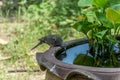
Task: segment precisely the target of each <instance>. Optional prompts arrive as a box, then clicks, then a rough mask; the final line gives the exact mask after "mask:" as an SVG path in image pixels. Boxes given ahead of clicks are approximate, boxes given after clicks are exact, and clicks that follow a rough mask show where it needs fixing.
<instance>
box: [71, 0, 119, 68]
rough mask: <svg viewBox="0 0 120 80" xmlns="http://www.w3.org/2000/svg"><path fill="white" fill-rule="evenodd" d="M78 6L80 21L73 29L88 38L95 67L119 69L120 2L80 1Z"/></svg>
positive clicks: (102, 0)
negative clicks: (117, 37)
mask: <svg viewBox="0 0 120 80" xmlns="http://www.w3.org/2000/svg"><path fill="white" fill-rule="evenodd" d="M78 5H79V7H80V15H79V20H77V21H76V23H75V24H74V26H73V28H75V29H76V30H77V31H80V32H82V33H84V34H85V35H86V36H87V38H88V40H89V46H90V50H89V54H91V56H92V57H93V59H94V64H93V66H100V67H119V66H120V65H119V58H120V49H119V46H120V41H119V40H117V39H116V36H118V35H119V30H120V1H119V0H114V1H113V0H79V2H78ZM116 47H117V49H118V50H115V48H116Z"/></svg>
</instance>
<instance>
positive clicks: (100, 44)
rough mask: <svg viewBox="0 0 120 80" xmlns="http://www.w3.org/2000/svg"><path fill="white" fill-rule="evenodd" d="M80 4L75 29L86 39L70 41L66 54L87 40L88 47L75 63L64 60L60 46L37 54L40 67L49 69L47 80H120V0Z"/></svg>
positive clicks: (103, 0) (102, 0)
mask: <svg viewBox="0 0 120 80" xmlns="http://www.w3.org/2000/svg"><path fill="white" fill-rule="evenodd" d="M78 5H79V6H80V15H79V16H78V17H77V19H76V20H75V23H74V25H73V28H74V29H76V30H77V31H80V32H82V33H84V34H85V35H86V37H87V38H84V39H80V40H73V41H69V42H67V43H66V45H67V50H68V51H67V50H66V54H67V56H72V53H71V54H70V53H68V52H69V48H71V46H76V45H78V44H80V45H82V44H86V43H88V50H86V52H85V54H78V55H77V57H75V58H74V59H75V60H74V61H73V64H68V63H69V60H68V62H67V61H64V60H65V58H64V57H66V56H63V54H61V53H62V52H64V51H63V50H62V49H60V48H58V47H54V48H50V49H49V50H47V51H46V52H45V53H44V54H39V53H37V54H36V58H37V61H38V64H39V65H40V67H41V69H43V70H45V69H47V71H48V72H47V77H46V80H120V77H119V76H120V68H119V67H120V41H119V40H120V37H119V30H120V1H119V0H79V2H78ZM77 49H79V48H77ZM79 50H82V48H81V47H80V49H79ZM71 52H72V51H71ZM73 52H75V51H73ZM59 56H60V57H59ZM61 57H62V59H61ZM56 58H58V59H59V60H58V59H56ZM70 58H72V57H70ZM60 60H61V61H60ZM62 61H63V62H62ZM65 62H66V63H65ZM74 64H76V65H74Z"/></svg>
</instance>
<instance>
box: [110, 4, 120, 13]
mask: <svg viewBox="0 0 120 80" xmlns="http://www.w3.org/2000/svg"><path fill="white" fill-rule="evenodd" d="M110 8H112V9H114V10H117V11H118V12H119V13H120V4H116V5H113V6H111V7H110Z"/></svg>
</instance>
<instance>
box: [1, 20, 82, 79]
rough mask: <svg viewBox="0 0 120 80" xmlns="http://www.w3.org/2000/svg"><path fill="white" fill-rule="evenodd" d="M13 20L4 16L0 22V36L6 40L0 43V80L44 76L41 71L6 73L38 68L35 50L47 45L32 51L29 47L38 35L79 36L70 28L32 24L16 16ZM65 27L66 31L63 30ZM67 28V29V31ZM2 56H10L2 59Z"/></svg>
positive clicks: (43, 48) (41, 50)
mask: <svg viewBox="0 0 120 80" xmlns="http://www.w3.org/2000/svg"><path fill="white" fill-rule="evenodd" d="M1 19H4V18H1ZM14 20H15V21H12V22H11V18H7V19H6V18H5V19H4V21H2V22H1V23H0V26H1V27H0V35H1V37H0V38H2V39H4V40H6V41H8V44H7V45H0V56H1V58H3V60H1V59H0V65H1V66H0V74H1V76H0V80H8V79H9V80H37V79H36V77H37V78H44V76H45V74H44V73H43V72H39V73H35V72H26V73H8V70H16V69H20V70H21V69H27V70H28V71H29V70H32V69H39V66H38V65H37V62H36V59H35V52H36V51H39V52H44V51H45V50H47V49H48V48H49V46H48V45H46V44H43V45H41V46H39V47H38V48H37V49H35V50H34V51H32V52H31V51H30V49H31V48H32V46H34V45H35V44H36V43H37V42H38V39H39V38H40V37H43V36H45V35H47V34H49V33H51V32H53V33H54V34H59V35H61V37H62V38H63V39H64V41H67V40H71V39H75V38H78V36H79V33H75V31H74V30H73V29H72V28H64V29H62V28H61V29H59V30H57V29H56V28H53V29H51V28H47V27H43V26H33V24H29V23H27V22H25V21H23V22H19V20H17V18H16V19H14ZM65 29H66V31H63V30H65ZM67 30H69V31H68V32H67ZM81 36H82V35H81ZM4 57H10V58H8V59H4ZM34 75H35V77H34ZM33 77H34V78H33ZM40 80H42V79H40Z"/></svg>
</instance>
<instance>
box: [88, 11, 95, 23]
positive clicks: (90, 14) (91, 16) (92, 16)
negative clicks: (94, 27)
mask: <svg viewBox="0 0 120 80" xmlns="http://www.w3.org/2000/svg"><path fill="white" fill-rule="evenodd" d="M86 16H87V19H88V22H92V23H93V22H94V21H96V15H95V13H94V12H93V11H88V12H87V13H86Z"/></svg>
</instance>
